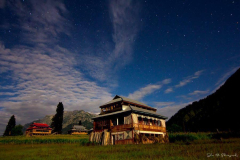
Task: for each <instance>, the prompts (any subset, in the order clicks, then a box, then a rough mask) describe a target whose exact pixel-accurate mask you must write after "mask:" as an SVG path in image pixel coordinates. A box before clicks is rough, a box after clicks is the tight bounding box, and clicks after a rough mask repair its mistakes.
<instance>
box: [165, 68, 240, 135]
mask: <svg viewBox="0 0 240 160" xmlns="http://www.w3.org/2000/svg"><path fill="white" fill-rule="evenodd" d="M239 110H240V68H239V69H238V70H237V71H236V72H235V73H234V74H233V75H232V76H231V77H229V78H228V79H227V81H226V82H225V83H224V85H222V86H221V87H220V88H219V89H218V90H217V91H216V92H215V93H213V94H211V95H209V96H207V97H206V98H204V99H201V100H199V101H197V102H193V103H192V104H190V105H188V106H186V107H185V108H182V109H180V110H179V111H178V112H177V113H176V114H175V115H174V116H172V117H171V118H170V119H169V120H168V121H167V129H168V130H174V127H175V129H176V128H178V130H179V129H180V130H183V131H184V130H185V131H216V130H217V129H218V130H219V131H240V123H239V122H240V113H239Z"/></svg>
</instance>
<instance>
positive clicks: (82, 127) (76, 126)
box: [73, 125, 86, 131]
mask: <svg viewBox="0 0 240 160" xmlns="http://www.w3.org/2000/svg"><path fill="white" fill-rule="evenodd" d="M73 128H74V129H76V130H81V131H83V130H86V128H85V127H84V126H81V125H74V126H73Z"/></svg>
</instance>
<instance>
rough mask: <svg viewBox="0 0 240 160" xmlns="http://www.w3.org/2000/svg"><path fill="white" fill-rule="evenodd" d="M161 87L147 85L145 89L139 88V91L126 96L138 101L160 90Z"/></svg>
mask: <svg viewBox="0 0 240 160" xmlns="http://www.w3.org/2000/svg"><path fill="white" fill-rule="evenodd" d="M161 87H162V85H160V84H159V85H153V84H149V85H147V86H146V87H143V88H140V89H139V90H137V91H135V92H133V93H131V94H129V95H128V98H131V99H135V100H140V99H142V98H143V97H145V96H147V95H149V94H151V93H153V92H154V91H156V90H158V89H160V88H161Z"/></svg>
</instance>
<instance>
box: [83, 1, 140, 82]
mask: <svg viewBox="0 0 240 160" xmlns="http://www.w3.org/2000/svg"><path fill="white" fill-rule="evenodd" d="M109 10H110V12H109V14H110V18H111V20H112V26H113V34H112V41H113V43H107V44H104V47H103V48H105V49H103V50H102V51H100V52H99V53H97V55H96V54H95V53H94V54H92V53H88V54H86V55H84V56H83V58H82V59H84V61H83V65H86V70H87V71H88V72H89V73H90V75H91V76H92V77H93V78H95V79H97V80H99V81H102V82H103V81H111V83H114V82H113V80H114V78H115V76H112V75H113V73H116V72H117V71H118V70H119V69H120V68H122V67H124V66H126V65H127V64H128V63H129V62H130V61H131V60H132V49H133V44H134V41H135V38H136V36H137V33H138V31H139V26H140V25H139V22H138V21H137V19H138V16H139V11H140V6H139V4H138V3H137V1H132V0H122V1H118V0H111V1H110V5H109ZM112 44H113V45H112ZM109 46H112V47H109Z"/></svg>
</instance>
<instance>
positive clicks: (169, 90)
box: [164, 70, 203, 93]
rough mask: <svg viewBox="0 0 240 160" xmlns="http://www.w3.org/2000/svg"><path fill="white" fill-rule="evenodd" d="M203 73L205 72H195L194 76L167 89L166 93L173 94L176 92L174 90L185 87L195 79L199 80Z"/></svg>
mask: <svg viewBox="0 0 240 160" xmlns="http://www.w3.org/2000/svg"><path fill="white" fill-rule="evenodd" d="M202 72H203V70H200V71H197V72H195V73H194V74H193V75H191V76H188V77H186V78H184V79H183V80H182V81H180V82H179V84H177V85H175V86H173V87H169V88H168V89H166V90H165V92H164V93H171V92H173V91H174V89H176V88H180V87H183V86H185V85H187V84H188V83H191V82H192V81H193V80H194V79H197V78H199V76H200V75H201V74H202Z"/></svg>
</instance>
